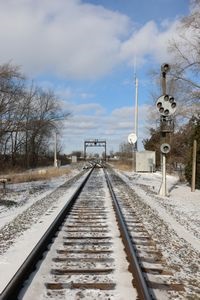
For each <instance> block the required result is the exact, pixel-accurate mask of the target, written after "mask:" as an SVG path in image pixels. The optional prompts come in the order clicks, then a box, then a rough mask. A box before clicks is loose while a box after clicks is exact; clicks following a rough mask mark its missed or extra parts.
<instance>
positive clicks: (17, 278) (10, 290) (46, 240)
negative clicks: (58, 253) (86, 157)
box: [0, 167, 94, 300]
mask: <svg viewBox="0 0 200 300" xmlns="http://www.w3.org/2000/svg"><path fill="white" fill-rule="evenodd" d="M93 169H94V167H93V168H92V169H91V170H90V171H89V172H88V174H87V176H86V177H85V178H84V180H83V181H82V182H81V183H80V185H79V186H78V188H77V189H76V191H75V192H74V194H73V195H72V196H71V197H70V199H69V201H68V202H67V204H66V205H65V206H64V207H63V209H62V210H61V211H60V213H59V214H58V215H57V217H56V219H55V220H54V221H53V223H52V224H51V225H50V227H49V228H48V229H47V231H46V232H45V233H44V235H43V236H42V237H41V239H40V240H39V242H38V243H37V245H36V246H35V247H34V248H33V250H32V251H31V253H30V254H29V255H28V257H27V258H26V260H25V261H24V263H23V264H22V265H21V267H20V268H19V269H18V271H17V272H16V273H15V275H14V276H13V277H12V279H11V280H10V282H9V283H8V284H7V286H6V287H5V288H4V290H3V291H2V293H1V294H0V300H11V299H18V298H17V296H18V294H19V292H20V290H21V289H22V287H23V284H24V283H25V281H26V280H27V279H28V277H29V276H30V274H31V273H32V272H33V271H34V270H35V269H36V264H37V263H38V262H39V261H40V260H41V258H42V256H43V254H44V252H45V251H46V250H47V248H48V245H49V244H50V243H51V241H52V239H53V238H54V237H55V235H56V232H57V231H58V229H59V227H60V226H61V224H62V222H63V221H64V219H65V217H66V216H67V215H68V213H69V212H70V210H71V208H72V207H73V205H74V203H75V201H76V199H77V197H78V196H79V194H80V193H81V191H82V189H83V187H84V185H85V184H86V182H87V180H88V178H89V177H90V175H91V173H92V171H93Z"/></svg>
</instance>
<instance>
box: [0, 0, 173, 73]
mask: <svg viewBox="0 0 200 300" xmlns="http://www.w3.org/2000/svg"><path fill="white" fill-rule="evenodd" d="M0 6H1V10H0V40H1V47H0V63H5V62H8V61H10V60H11V61H13V63H15V64H19V65H22V66H23V70H24V71H25V72H26V73H28V74H33V73H35V74H38V73H41V72H43V73H45V72H46V73H48V72H53V73H56V74H57V75H60V76H64V77H66V78H72V79H87V78H90V79H93V78H98V77H99V76H103V75H105V74H106V73H108V72H110V71H111V70H112V69H113V68H114V67H115V66H117V65H119V64H121V63H124V62H129V63H133V59H134V56H137V60H138V63H143V62H144V61H145V59H146V58H147V57H149V56H150V57H151V58H153V59H155V60H157V61H159V62H160V61H161V60H163V59H164V58H165V57H166V49H167V44H168V39H169V38H170V37H171V36H172V35H173V33H174V31H176V24H177V21H175V22H174V23H169V22H165V23H163V24H164V25H163V24H161V26H160V27H159V25H157V24H156V23H155V22H154V21H150V22H148V23H146V24H145V25H144V26H142V27H141V28H139V29H138V28H133V23H132V22H131V20H130V19H129V18H128V17H127V16H125V15H123V14H121V13H118V12H113V11H111V10H108V9H105V8H103V7H102V6H97V5H92V4H87V3H82V2H81V1H78V0H67V1H66V0H57V1H53V0H43V1H39V0H18V1H14V0H7V1H4V0H0ZM131 32H133V33H132V34H131Z"/></svg>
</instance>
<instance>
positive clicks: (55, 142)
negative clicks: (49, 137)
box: [54, 131, 58, 168]
mask: <svg viewBox="0 0 200 300" xmlns="http://www.w3.org/2000/svg"><path fill="white" fill-rule="evenodd" d="M54 167H55V168H57V167H58V161H57V132H56V131H55V140H54Z"/></svg>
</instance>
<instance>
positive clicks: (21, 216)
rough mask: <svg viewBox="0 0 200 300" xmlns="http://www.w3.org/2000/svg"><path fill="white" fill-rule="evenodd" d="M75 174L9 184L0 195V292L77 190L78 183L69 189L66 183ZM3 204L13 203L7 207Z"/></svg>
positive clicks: (76, 172) (73, 172)
mask: <svg viewBox="0 0 200 300" xmlns="http://www.w3.org/2000/svg"><path fill="white" fill-rule="evenodd" d="M79 173H80V171H79V170H73V171H72V172H71V173H69V174H67V175H64V176H61V177H60V178H54V179H52V180H51V181H49V182H46V181H43V182H41V181H40V182H39V181H38V182H32V183H31V182H30V183H20V184H15V185H9V189H8V191H7V193H6V195H2V194H1V195H0V197H1V199H3V204H2V203H1V202H0V203H1V205H0V207H1V210H0V220H1V221H0V224H1V225H0V270H1V272H0V293H1V292H2V290H3V289H4V287H5V286H6V284H7V283H8V282H9V280H10V279H11V278H12V277H13V275H14V274H15V272H16V271H17V269H18V268H19V267H20V265H21V264H22V263H23V261H24V259H25V258H26V257H27V255H28V254H29V253H30V252H31V250H32V249H33V247H34V245H35V244H36V243H37V242H38V241H39V239H40V238H41V237H42V235H43V234H44V233H45V231H46V230H47V228H48V227H49V225H50V224H51V223H52V221H53V220H54V219H55V217H56V216H57V215H58V213H59V212H60V210H61V209H62V207H64V205H65V204H66V202H67V201H68V200H69V199H70V197H71V196H72V195H73V193H74V191H75V190H76V189H77V186H78V185H79V184H80V180H78V181H76V184H74V182H73V184H72V185H71V186H70V184H68V182H69V180H73V177H74V176H75V175H76V174H79ZM81 181H82V180H81ZM63 184H64V185H65V187H66V188H68V189H67V193H66V188H64V189H63V188H62V187H63ZM30 191H31V193H30ZM7 201H8V202H11V203H12V201H14V202H15V203H17V204H15V205H14V206H13V205H12V206H10V205H9V206H7V205H5V203H6V202H7ZM30 237H31V239H30Z"/></svg>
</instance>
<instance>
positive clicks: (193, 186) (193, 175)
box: [191, 140, 197, 192]
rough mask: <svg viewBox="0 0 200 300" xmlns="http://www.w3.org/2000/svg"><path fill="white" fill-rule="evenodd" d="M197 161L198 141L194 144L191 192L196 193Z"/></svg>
mask: <svg viewBox="0 0 200 300" xmlns="http://www.w3.org/2000/svg"><path fill="white" fill-rule="evenodd" d="M196 161H197V141H196V140H194V142H193V155H192V185H191V192H195V181H196Z"/></svg>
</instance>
